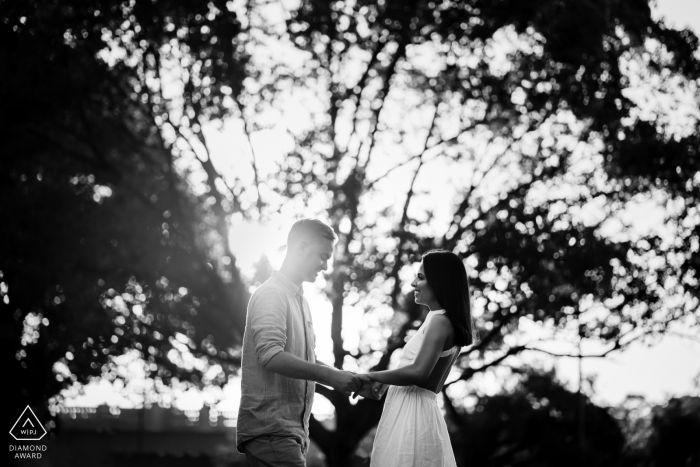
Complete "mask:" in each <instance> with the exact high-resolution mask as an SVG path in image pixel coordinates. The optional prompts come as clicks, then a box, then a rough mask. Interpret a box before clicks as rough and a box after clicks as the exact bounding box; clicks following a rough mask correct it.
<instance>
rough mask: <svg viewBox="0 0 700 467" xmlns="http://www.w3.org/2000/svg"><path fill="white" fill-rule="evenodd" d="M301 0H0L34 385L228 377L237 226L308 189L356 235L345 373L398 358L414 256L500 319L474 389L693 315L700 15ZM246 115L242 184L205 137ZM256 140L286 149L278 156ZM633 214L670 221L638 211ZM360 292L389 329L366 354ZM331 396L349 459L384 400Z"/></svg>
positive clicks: (594, 7)
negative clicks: (533, 362)
mask: <svg viewBox="0 0 700 467" xmlns="http://www.w3.org/2000/svg"><path fill="white" fill-rule="evenodd" d="M285 5H287V3H286V2H284V3H280V2H273V3H270V2H266V1H265V2H256V1H249V2H245V3H238V2H229V3H227V2H224V1H222V0H214V1H211V2H209V3H201V2H192V1H188V0H171V1H162V0H161V1H153V2H134V1H117V0H100V1H96V2H90V3H89V4H86V3H73V4H70V5H66V4H59V3H58V2H52V1H49V0H35V1H6V2H3V3H2V4H1V5H0V18H2V21H0V35H1V37H2V46H1V49H0V63H1V64H2V65H3V69H10V68H12V69H14V70H15V71H16V73H13V74H5V76H4V77H3V79H4V80H5V81H4V83H3V84H4V85H3V86H2V88H1V89H2V90H1V91H0V92H2V95H0V98H2V101H3V107H2V111H1V113H0V123H1V124H2V125H3V128H4V129H5V130H6V134H7V137H5V138H3V139H2V141H1V142H0V145H1V147H0V149H1V150H2V154H3V161H2V163H3V170H2V171H1V172H2V175H0V177H2V183H1V184H0V194H1V196H2V199H3V201H4V200H11V202H3V203H2V204H1V205H0V216H1V218H2V219H3V221H4V226H3V242H2V243H1V244H0V271H2V278H0V281H2V284H4V285H2V286H1V288H0V295H2V300H3V302H2V304H0V312H2V320H3V327H2V329H3V336H2V342H3V355H5V359H6V360H5V364H6V368H8V374H9V377H10V378H13V380H16V381H20V382H21V383H20V384H18V385H17V386H16V387H17V388H19V389H18V392H19V393H18V394H17V397H18V398H19V399H18V400H20V401H27V402H28V403H31V404H35V405H38V404H41V403H42V402H45V400H46V398H48V397H50V396H52V395H55V394H56V393H57V391H58V390H59V389H60V388H61V387H65V385H67V384H69V383H70V382H71V381H72V380H73V379H75V380H79V381H85V380H87V379H88V378H89V377H90V376H96V375H102V374H105V372H106V373H107V374H108V375H110V377H118V376H119V375H118V374H117V373H116V371H117V370H116V368H115V366H114V360H113V358H114V357H115V356H118V355H120V354H121V353H123V352H124V351H127V350H129V349H130V350H136V351H138V352H139V353H140V354H141V356H143V357H144V359H145V361H146V362H147V365H148V366H147V368H146V371H147V375H148V376H150V377H151V378H156V379H159V380H162V381H163V382H165V383H168V382H169V381H170V382H172V381H174V380H171V378H174V377H177V378H187V379H188V380H190V381H192V382H195V383H197V384H208V383H210V382H222V381H223V380H224V378H225V373H229V374H230V373H231V372H232V371H233V370H234V369H235V367H236V365H237V348H238V347H237V344H238V343H239V342H240V336H241V332H242V330H243V318H244V312H243V310H244V308H245V302H246V300H247V288H246V284H244V280H243V278H242V277H241V276H240V272H239V270H238V267H237V265H236V261H235V257H234V255H233V253H232V252H231V251H230V247H229V242H228V230H229V228H230V227H231V226H232V225H233V224H234V223H235V222H237V221H240V220H241V219H244V218H251V219H258V218H260V219H262V220H265V219H269V218H270V217H272V216H276V215H278V214H279V213H280V212H282V211H283V210H285V209H290V207H291V209H297V208H298V209H297V210H298V211H299V212H301V211H303V212H304V214H306V215H316V216H322V217H325V218H327V219H329V220H330V222H331V224H332V225H333V227H334V228H335V229H336V231H338V232H339V233H340V241H339V244H338V247H337V250H336V254H335V257H334V264H333V271H332V274H331V276H330V278H329V281H328V283H327V284H328V286H327V289H326V292H327V295H328V298H329V300H330V302H331V304H332V309H333V316H332V326H331V334H332V338H333V355H334V362H333V363H334V364H335V366H337V367H345V368H349V369H363V368H364V369H368V368H370V367H374V368H385V367H387V366H388V365H389V362H390V361H391V358H392V355H393V353H394V352H395V351H397V350H399V349H400V348H401V347H402V346H403V344H404V342H405V338H406V336H407V335H409V333H410V332H412V331H413V330H414V329H415V328H416V326H417V324H418V323H419V322H420V318H421V313H422V312H423V310H421V308H420V307H417V306H416V305H415V304H413V303H412V302H411V300H408V299H406V296H405V295H404V293H405V292H407V291H408V290H407V288H406V285H405V284H406V283H407V282H408V281H406V279H409V278H410V276H411V275H412V271H411V266H410V265H411V263H412V262H415V261H417V260H418V259H419V258H420V254H421V253H422V252H424V251H425V250H427V249H429V248H433V247H442V248H448V249H450V250H452V251H455V252H456V253H458V254H460V255H462V257H464V259H465V264H467V266H468V268H469V271H470V278H471V283H472V288H473V292H472V297H473V303H474V313H475V317H476V319H477V324H478V326H479V328H480V329H481V332H482V335H481V339H480V341H479V343H478V344H477V345H475V346H473V347H472V348H470V349H467V350H466V351H465V352H464V353H463V355H462V358H461V359H460V360H459V362H458V369H459V375H458V380H461V381H467V382H469V381H470V379H471V378H472V377H473V376H474V375H475V374H477V373H480V372H484V371H487V370H489V369H490V368H494V367H496V366H498V365H507V364H512V363H513V361H512V359H510V358H509V357H512V356H516V355H529V354H531V353H533V352H539V353H542V352H546V353H551V354H555V355H560V354H564V355H576V356H577V355H579V352H580V351H581V348H583V349H584V350H587V349H590V352H584V353H585V354H586V355H588V354H596V355H607V354H608V353H610V352H613V351H616V350H620V349H623V348H625V347H626V346H627V345H629V344H630V343H631V342H633V341H635V340H639V339H644V338H646V337H648V336H654V335H659V334H661V333H663V332H665V331H666V330H667V329H668V327H669V326H671V325H672V324H673V323H674V322H681V321H682V322H684V323H685V324H686V325H687V326H697V324H698V315H697V308H698V297H697V290H698V288H697V280H698V273H697V268H698V264H699V259H698V250H699V248H700V247H699V244H700V240H699V239H698V238H699V236H698V225H700V221H699V213H698V208H697V206H698V202H697V201H698V194H699V193H698V186H699V179H698V158H697V147H698V141H697V138H698V135H697V132H696V128H697V123H698V122H697V118H698V117H697V116H698V112H697V110H698V78H699V73H700V65H699V63H698V59H697V50H698V40H697V37H695V35H693V34H692V33H691V32H689V31H675V30H672V29H669V28H667V27H666V26H665V25H664V24H663V23H660V22H656V21H654V20H653V19H652V17H651V12H650V9H649V4H648V2H647V1H645V0H634V1H622V0H606V1H603V0H588V1H583V2H574V1H565V2H561V1H549V0H547V1H538V2H535V1H532V0H526V1H524V0H503V1H486V0H468V1H459V2H451V1H446V2H441V3H437V2H431V1H424V0H413V1H401V2H397V1H394V0H378V1H370V0H354V1H353V0H350V1H332V2H317V1H306V0H301V1H299V2H298V4H295V5H294V7H290V8H287V7H285ZM233 10H236V11H235V12H234V11H233ZM232 119H235V120H236V122H237V123H238V125H239V126H238V128H239V129H240V134H241V136H242V140H243V141H244V142H245V144H242V145H241V146H242V148H243V149H240V148H236V149H240V152H241V153H242V154H248V153H250V155H251V156H252V158H251V160H252V161H253V164H252V167H251V169H252V172H253V183H251V184H250V186H248V185H246V184H245V183H244V182H242V180H243V178H242V177H241V176H240V174H231V173H224V172H225V171H224V170H223V167H224V165H223V164H222V163H221V162H220V161H221V160H222V159H217V155H216V154H215V153H214V150H213V149H214V148H213V145H212V142H211V140H210V138H209V135H210V134H211V133H208V131H209V130H211V129H216V128H219V127H222V124H223V122H224V121H227V122H228V121H231V120H232ZM256 135H258V136H259V135H263V137H267V136H269V135H275V136H276V137H277V139H276V142H278V143H279V145H280V147H281V148H285V149H283V150H280V152H281V154H278V155H279V158H278V159H276V160H275V161H276V162H277V163H276V164H274V165H273V166H272V167H268V168H267V169H264V167H263V166H262V165H258V164H257V162H256V161H257V160H258V158H260V156H261V154H260V151H259V150H256V145H255V144H253V142H254V141H255V138H254V136H256ZM267 139H268V140H272V139H273V138H267ZM268 142H269V141H268ZM227 150H229V148H227ZM229 158H230V155H229ZM217 161H219V162H217ZM224 163H226V162H224ZM635 206H636V207H637V208H638V209H645V210H649V211H654V210H656V211H657V212H658V211H660V212H661V213H662V214H661V215H660V216H659V218H660V219H662V222H661V223H663V226H662V228H656V229H653V228H652V229H647V230H640V229H639V228H638V227H639V226H638V225H636V224H638V223H632V224H633V225H626V224H627V220H626V219H627V218H628V217H629V213H630V212H634V211H633V209H634V208H635ZM640 206H641V208H639V207H640ZM269 268H270V265H269V264H266V263H265V261H264V260H262V261H261V262H260V263H259V264H258V271H260V274H259V275H257V276H256V277H255V278H253V281H254V282H259V281H261V280H264V275H265V274H264V272H265V271H268V270H269ZM8 302H9V303H8ZM349 309H351V310H362V311H365V312H366V313H367V314H366V317H367V321H366V323H378V324H372V325H371V326H370V325H366V326H365V327H366V329H362V325H361V326H360V333H361V335H360V336H358V338H357V342H358V345H357V346H356V348H355V346H353V347H349V346H348V348H346V345H344V339H343V337H344V330H343V314H344V312H346V311H347V310H349ZM366 323H365V324H366ZM377 328H379V329H377ZM364 331H366V332H364ZM345 337H347V335H345ZM23 338H24V339H25V340H24V343H23V342H22V339H23ZM551 341H558V342H559V344H561V343H562V341H563V342H564V343H568V344H570V345H569V347H568V348H567V349H565V350H563V351H561V352H560V351H559V350H558V349H561V347H553V346H548V344H549V343H551ZM589 344H590V345H589ZM57 361H58V362H60V364H61V365H64V366H65V368H64V367H63V366H61V365H58V366H54V363H55V362H57ZM217 363H218V364H222V365H223V367H222V370H223V373H221V374H219V375H217V376H215V377H213V378H211V377H207V378H208V379H204V375H203V374H202V371H203V370H205V369H206V368H207V367H211V366H213V365H215V364H217ZM64 370H65V371H64ZM62 371H63V373H62ZM55 372H58V374H56V373H55ZM56 376H58V377H59V378H67V379H64V380H63V381H58V380H57V379H56ZM533 378H534V377H533ZM527 381H530V380H529V379H528V380H527ZM536 382H537V379H532V381H531V382H528V383H527V384H528V385H527V386H523V387H522V388H521V393H522V394H524V392H527V391H533V392H537V391H544V390H543V389H542V388H541V387H540V386H538V385H537V383H536ZM524 384H525V383H524ZM548 390H549V389H548ZM319 391H320V392H321V393H322V394H324V395H325V396H326V397H327V398H328V399H329V400H330V401H331V402H332V403H333V404H334V406H335V409H336V425H337V429H336V430H335V431H332V430H328V429H326V428H325V427H324V426H323V425H321V424H320V423H318V422H317V421H315V420H314V421H312V437H313V438H314V439H315V440H316V441H317V442H318V443H319V445H320V447H321V449H322V450H323V451H324V452H325V454H326V456H327V459H328V461H329V464H330V465H333V466H342V465H347V463H348V462H350V459H351V458H352V453H353V451H354V450H355V448H356V446H357V444H358V442H359V441H360V440H361V439H362V437H363V436H364V435H365V433H367V431H368V430H369V429H370V428H371V427H372V426H373V425H374V424H376V422H377V420H378V418H379V416H380V410H381V403H376V402H371V401H360V402H359V403H357V404H356V405H351V404H350V402H349V401H348V400H347V398H344V397H338V395H337V394H334V393H332V392H331V391H328V390H326V389H325V388H323V387H321V388H319ZM557 391H559V392H557ZM557 391H554V392H555V394H552V396H554V395H556V396H557V397H560V398H561V399H562V400H569V399H568V398H569V395H567V394H566V393H565V392H564V391H563V390H557ZM547 394H548V393H547ZM523 398H525V399H527V398H526V397H525V396H524V395H523V396H522V398H520V399H518V400H519V401H520V402H522V403H523V404H524V403H525V402H523V401H524V400H525V399H523ZM447 402H448V403H449V404H451V405H453V406H454V407H455V410H456V411H457V412H459V411H460V410H462V407H461V405H462V401H460V400H459V398H455V400H450V399H447ZM483 402H484V404H486V403H487V402H488V408H489V410H491V409H492V408H493V409H494V410H496V408H498V407H499V404H501V403H502V402H504V401H502V400H500V399H494V400H493V401H486V400H484V401H483ZM19 405H23V404H18V406H19ZM518 407H520V406H518ZM521 408H524V405H523V407H521ZM587 410H588V409H587ZM591 410H593V412H591V415H590V417H592V418H593V419H599V420H601V423H604V424H605V426H606V427H608V428H609V431H610V433H613V432H614V431H615V430H614V429H613V428H612V427H610V426H609V425H608V424H607V421H605V420H607V418H606V417H605V416H604V414H602V413H599V412H597V411H596V410H595V409H591ZM540 416H541V417H544V419H545V420H546V422H547V423H549V424H550V426H557V423H559V422H558V421H556V420H554V419H552V418H550V417H549V416H548V415H547V414H545V413H544V412H541V413H538V414H536V415H533V417H534V418H537V417H540ZM529 417H530V415H527V416H525V417H524V418H523V423H530V421H531V419H530V418H529ZM596 417H598V418H596ZM465 429H466V428H465ZM511 435H512V436H513V437H514V438H513V439H520V438H518V436H520V435H519V434H518V433H511ZM616 439H618V438H617V435H615V440H616ZM615 440H613V441H615ZM536 441H537V440H534V441H533V443H534V442H536ZM616 442H617V441H615V443H616ZM533 446H534V444H533ZM614 449H617V444H615V447H614ZM615 452H617V451H615ZM605 462H607V461H603V460H601V463H603V464H604V463H605ZM601 465H602V464H601Z"/></svg>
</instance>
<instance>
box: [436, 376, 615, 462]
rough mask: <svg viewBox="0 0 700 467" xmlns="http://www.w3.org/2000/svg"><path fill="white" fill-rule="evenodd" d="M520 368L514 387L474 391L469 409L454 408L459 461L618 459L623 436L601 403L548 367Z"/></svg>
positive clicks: (456, 453)
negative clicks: (486, 392) (497, 391)
mask: <svg viewBox="0 0 700 467" xmlns="http://www.w3.org/2000/svg"><path fill="white" fill-rule="evenodd" d="M522 373H523V374H522V375H521V376H520V378H521V380H520V382H519V383H518V384H517V386H516V387H515V388H514V389H513V390H510V391H503V392H502V393H500V394H497V395H494V396H485V395H481V396H477V397H475V403H474V406H473V407H471V408H470V409H469V411H468V412H467V411H462V410H459V411H452V417H450V420H455V426H456V427H457V428H458V429H457V430H455V436H454V437H453V439H452V445H453V446H454V447H455V450H456V452H455V456H456V457H457V458H458V459H459V460H458V464H460V465H490V466H498V465H515V464H517V465H542V466H545V465H552V466H554V465H562V464H571V463H573V462H574V459H579V460H580V462H579V465H586V466H604V465H610V466H613V465H621V463H622V459H623V454H624V453H623V448H624V446H625V438H624V436H623V433H622V430H621V429H620V426H619V425H618V423H617V421H616V420H615V419H614V418H613V417H612V416H611V415H610V414H609V413H608V411H607V410H606V409H605V408H603V407H598V406H596V405H595V404H593V403H592V402H591V401H590V400H589V399H588V398H587V397H586V396H585V395H583V396H581V395H579V394H577V393H575V392H570V391H569V390H567V389H566V388H565V387H564V386H563V385H562V384H561V383H560V382H558V381H557V380H556V378H555V377H554V375H553V373H551V372H544V373H542V372H536V371H533V370H532V369H525V370H524V371H523V372H522ZM581 397H582V399H581ZM581 417H583V421H584V424H585V427H586V428H585V430H584V431H579V423H580V422H581Z"/></svg>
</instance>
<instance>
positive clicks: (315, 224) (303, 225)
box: [287, 219, 338, 248]
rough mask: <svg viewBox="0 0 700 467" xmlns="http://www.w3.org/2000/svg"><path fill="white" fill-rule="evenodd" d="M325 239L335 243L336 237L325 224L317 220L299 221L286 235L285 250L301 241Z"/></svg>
mask: <svg viewBox="0 0 700 467" xmlns="http://www.w3.org/2000/svg"><path fill="white" fill-rule="evenodd" d="M319 238H327V239H328V240H330V241H332V242H333V243H335V241H336V240H337V239H338V236H337V235H336V234H335V232H334V231H333V229H332V228H331V227H330V226H329V225H328V224H326V223H324V222H321V221H320V220H318V219H301V220H298V221H296V222H295V223H294V225H293V226H292V229H291V230H290V231H289V235H287V248H291V247H292V246H294V245H296V244H297V243H299V242H300V241H302V240H307V239H309V240H310V239H314V240H315V239H319Z"/></svg>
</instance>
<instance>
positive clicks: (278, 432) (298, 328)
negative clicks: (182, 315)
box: [236, 271, 316, 452]
mask: <svg viewBox="0 0 700 467" xmlns="http://www.w3.org/2000/svg"><path fill="white" fill-rule="evenodd" d="M282 351H285V352H289V353H290V354H292V355H294V356H295V357H298V358H301V359H303V360H306V361H308V362H311V363H315V362H316V356H315V353H314V352H315V338H314V330H313V323H312V321H311V312H310V309H309V304H308V302H307V301H306V299H305V298H304V295H303V289H302V287H301V286H297V285H296V284H294V282H292V281H291V280H290V279H289V278H288V277H286V276H285V275H284V274H282V273H281V272H278V271H274V272H273V273H272V277H271V278H270V279H268V280H267V281H266V282H265V283H264V284H263V285H261V286H260V287H259V288H258V289H257V290H256V291H255V292H254V293H253V296H252V297H251V298H250V302H249V303H248V314H247V316H246V326H245V333H244V335H243V355H242V363H241V370H242V379H241V403H240V407H239V409H238V423H237V427H236V446H237V447H238V449H239V450H240V446H241V444H242V443H244V442H245V441H247V440H249V439H252V438H255V437H257V436H261V435H274V436H291V437H293V438H295V439H297V440H298V441H299V444H301V446H302V448H303V450H304V452H306V450H307V449H308V445H309V418H310V416H311V406H312V405H313V399H314V390H315V383H314V382H313V381H306V380H301V379H294V378H288V377H286V376H282V375H278V374H277V373H274V372H272V371H269V370H266V369H265V365H267V363H268V362H269V361H270V360H271V359H272V358H273V357H274V356H275V355H277V354H278V353H280V352H282Z"/></svg>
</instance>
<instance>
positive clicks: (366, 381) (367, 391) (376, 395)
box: [352, 374, 384, 400]
mask: <svg viewBox="0 0 700 467" xmlns="http://www.w3.org/2000/svg"><path fill="white" fill-rule="evenodd" d="M355 377H357V379H359V380H360V381H361V382H362V385H361V386H360V388H359V389H358V390H357V391H355V393H354V394H353V395H352V398H353V399H355V398H357V396H362V397H364V398H365V399H373V400H379V399H381V397H382V395H383V394H384V391H383V389H384V385H383V384H382V383H379V382H377V381H372V379H371V378H370V377H369V375H367V374H355Z"/></svg>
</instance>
